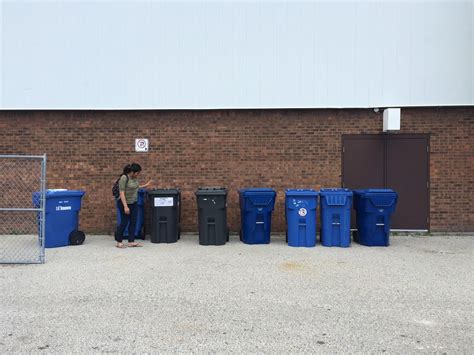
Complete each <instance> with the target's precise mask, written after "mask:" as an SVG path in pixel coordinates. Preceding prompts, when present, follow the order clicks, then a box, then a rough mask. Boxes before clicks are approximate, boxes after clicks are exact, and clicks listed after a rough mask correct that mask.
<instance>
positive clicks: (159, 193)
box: [148, 189, 181, 196]
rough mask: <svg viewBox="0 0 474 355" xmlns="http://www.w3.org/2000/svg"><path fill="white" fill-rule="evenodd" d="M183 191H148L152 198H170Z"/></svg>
mask: <svg viewBox="0 0 474 355" xmlns="http://www.w3.org/2000/svg"><path fill="white" fill-rule="evenodd" d="M180 193H181V191H180V190H179V189H152V190H148V195H152V196H169V195H179V194H180Z"/></svg>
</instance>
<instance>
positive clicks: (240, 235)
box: [239, 229, 242, 241]
mask: <svg viewBox="0 0 474 355" xmlns="http://www.w3.org/2000/svg"><path fill="white" fill-rule="evenodd" d="M239 239H240V241H242V229H241V230H239Z"/></svg>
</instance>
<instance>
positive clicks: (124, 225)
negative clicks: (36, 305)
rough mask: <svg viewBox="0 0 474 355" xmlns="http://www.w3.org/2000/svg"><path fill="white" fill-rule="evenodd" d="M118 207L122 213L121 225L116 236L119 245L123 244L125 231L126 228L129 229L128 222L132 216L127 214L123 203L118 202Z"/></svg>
mask: <svg viewBox="0 0 474 355" xmlns="http://www.w3.org/2000/svg"><path fill="white" fill-rule="evenodd" d="M117 206H118V208H119V211H120V224H119V225H118V227H117V232H116V234H115V240H116V241H117V243H122V241H123V233H124V231H125V228H127V224H128V222H129V221H130V215H129V214H126V213H125V211H124V209H123V204H122V201H120V200H118V201H117ZM129 235H130V234H129Z"/></svg>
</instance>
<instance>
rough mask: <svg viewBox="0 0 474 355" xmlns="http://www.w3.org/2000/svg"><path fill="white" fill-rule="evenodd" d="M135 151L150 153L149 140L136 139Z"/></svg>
mask: <svg viewBox="0 0 474 355" xmlns="http://www.w3.org/2000/svg"><path fill="white" fill-rule="evenodd" d="M135 151H136V152H148V138H137V139H135Z"/></svg>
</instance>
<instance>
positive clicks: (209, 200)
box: [196, 187, 229, 245]
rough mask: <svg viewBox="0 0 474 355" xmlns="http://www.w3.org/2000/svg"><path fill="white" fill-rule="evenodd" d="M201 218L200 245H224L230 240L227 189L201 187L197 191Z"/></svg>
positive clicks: (199, 216)
mask: <svg viewBox="0 0 474 355" xmlns="http://www.w3.org/2000/svg"><path fill="white" fill-rule="evenodd" d="M196 200H197V205H198V218H199V244H201V245H224V244H225V243H226V242H227V241H228V240H229V229H228V228H227V189H225V188H223V187H200V188H198V190H197V191H196Z"/></svg>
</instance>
